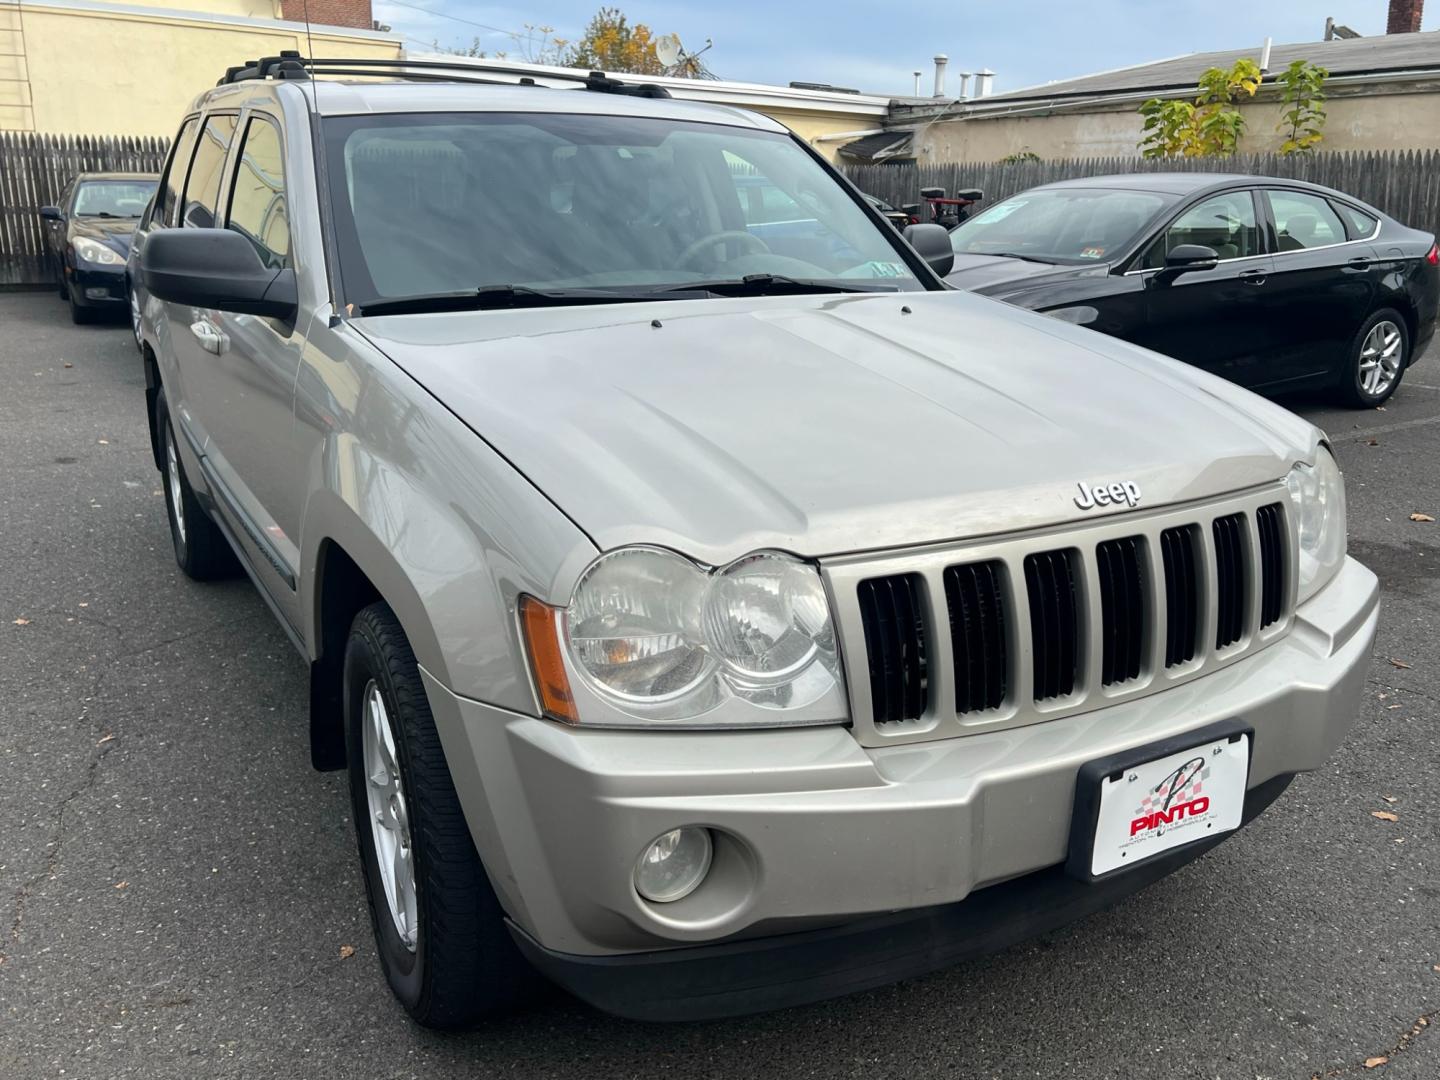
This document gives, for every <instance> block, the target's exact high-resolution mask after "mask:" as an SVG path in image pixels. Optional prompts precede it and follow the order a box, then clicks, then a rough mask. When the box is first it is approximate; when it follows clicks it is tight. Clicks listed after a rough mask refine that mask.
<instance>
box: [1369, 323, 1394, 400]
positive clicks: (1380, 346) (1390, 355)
mask: <svg viewBox="0 0 1440 1080" xmlns="http://www.w3.org/2000/svg"><path fill="white" fill-rule="evenodd" d="M1404 345H1405V335H1404V331H1402V330H1401V329H1400V327H1398V326H1396V325H1395V324H1394V323H1393V322H1391V321H1390V320H1389V319H1386V320H1385V321H1384V322H1379V323H1376V324H1375V326H1374V328H1373V329H1372V330H1371V331H1370V333H1369V334H1367V335H1366V336H1365V344H1364V345H1362V346H1361V348H1360V389H1362V390H1364V391H1365V393H1367V394H1369V395H1371V396H1372V397H1379V396H1380V395H1382V394H1384V393H1386V392H1387V391H1389V389H1390V388H1391V387H1392V386H1394V385H1395V380H1396V379H1398V378H1399V377H1400V361H1401V360H1403V359H1404V354H1403V353H1402V351H1401V350H1402V349H1403V348H1404Z"/></svg>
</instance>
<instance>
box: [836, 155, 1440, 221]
mask: <svg viewBox="0 0 1440 1080" xmlns="http://www.w3.org/2000/svg"><path fill="white" fill-rule="evenodd" d="M842 171H843V172H844V173H845V174H846V175H847V176H849V177H850V179H851V180H852V181H854V183H855V185H856V186H857V187H858V188H860V190H861V191H867V192H869V193H870V194H871V195H875V196H877V197H879V198H881V199H884V200H885V201H886V202H888V203H890V205H892V206H901V205H903V204H904V203H913V202H919V201H920V189H921V188H922V187H943V188H944V189H945V190H946V191H947V192H952V191H954V190H956V189H957V188H980V189H981V190H982V191H984V192H985V202H984V204H983V205H985V206H993V205H994V204H995V203H997V202H999V201H1000V200H1001V199H1008V198H1009V197H1010V196H1011V195H1014V194H1017V193H1018V192H1021V191H1024V190H1025V189H1026V188H1032V187H1035V186H1036V185H1037V184H1048V183H1051V182H1052V181H1055V180H1071V179H1076V178H1079V177H1086V176H1105V175H1109V174H1113V173H1138V172H1224V173H1249V174H1251V175H1254V176H1280V177H1287V178H1292V179H1296V180H1309V181H1311V182H1312V183H1316V184H1324V185H1325V186H1326V187H1332V188H1335V189H1336V190H1338V191H1344V192H1347V193H1349V194H1351V195H1354V196H1355V197H1356V198H1357V199H1361V200H1363V201H1364V202H1367V203H1369V204H1370V205H1371V206H1374V207H1377V208H1379V209H1380V210H1383V211H1384V212H1385V213H1387V214H1389V215H1390V216H1391V217H1393V218H1395V219H1396V220H1397V221H1401V222H1404V223H1405V224H1406V225H1410V226H1412V227H1414V228H1416V229H1424V230H1425V231H1427V232H1432V233H1440V150H1404V151H1394V150H1377V151H1345V152H1324V153H1316V154H1311V155H1308V156H1303V155H1297V156H1292V157H1282V156H1281V155H1279V154H1245V155H1240V156H1236V157H1232V158H1179V159H1173V160H1164V161H1152V160H1147V159H1145V158H1138V157H1101V158H1084V159H1076V160H1069V161H1017V162H999V161H989V162H960V163H950V164H944V165H915V164H908V163H907V164H897V165H850V166H845V167H844V168H843V169H842Z"/></svg>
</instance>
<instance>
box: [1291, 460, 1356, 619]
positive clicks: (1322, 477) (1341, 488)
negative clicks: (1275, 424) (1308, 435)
mask: <svg viewBox="0 0 1440 1080" xmlns="http://www.w3.org/2000/svg"><path fill="white" fill-rule="evenodd" d="M1285 486H1286V488H1287V489H1288V490H1289V492H1290V507H1291V510H1292V511H1293V512H1294V514H1295V521H1296V525H1297V531H1298V532H1299V534H1300V560H1299V561H1300V565H1299V567H1298V568H1297V573H1298V578H1299V586H1300V590H1299V595H1298V596H1297V598H1296V602H1297V603H1301V604H1303V603H1304V602H1305V601H1306V600H1308V599H1310V597H1312V596H1314V595H1315V594H1316V593H1317V592H1319V591H1320V590H1321V589H1322V588H1324V587H1325V585H1326V583H1327V582H1329V580H1330V579H1331V578H1332V577H1334V576H1335V573H1336V571H1338V570H1339V569H1340V564H1341V563H1342V562H1344V561H1345V480H1344V478H1343V477H1342V476H1341V475H1340V466H1339V465H1337V464H1336V463H1335V458H1334V456H1333V455H1332V454H1331V453H1330V451H1329V450H1327V449H1325V448H1324V447H1323V446H1322V447H1321V448H1320V450H1319V452H1318V453H1317V454H1316V455H1315V464H1314V465H1309V464H1306V463H1305V462H1303V461H1302V462H1301V463H1299V464H1298V465H1296V466H1295V467H1294V468H1293V469H1291V470H1290V475H1289V476H1287V477H1286V478H1285Z"/></svg>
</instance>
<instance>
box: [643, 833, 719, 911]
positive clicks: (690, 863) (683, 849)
mask: <svg viewBox="0 0 1440 1080" xmlns="http://www.w3.org/2000/svg"><path fill="white" fill-rule="evenodd" d="M710 854H711V849H710V833H709V830H707V829H699V828H695V827H693V826H687V827H686V828H683V829H671V830H670V831H669V832H667V833H665V834H663V835H661V836H657V837H656V838H655V839H654V840H653V841H651V843H650V846H649V847H647V848H646V849H645V852H644V854H643V855H641V856H640V862H639V863H638V864H637V865H636V867H635V891H636V892H638V893H639V894H640V895H641V896H643V897H645V899H646V900H653V901H654V902H655V903H657V904H668V903H670V902H671V901H673V900H679V899H681V898H682V897H686V896H689V895H690V894H691V893H692V892H694V891H695V887H696V886H697V885H699V884H700V882H702V881H704V880H705V875H706V874H707V873H708V872H709V871H710Z"/></svg>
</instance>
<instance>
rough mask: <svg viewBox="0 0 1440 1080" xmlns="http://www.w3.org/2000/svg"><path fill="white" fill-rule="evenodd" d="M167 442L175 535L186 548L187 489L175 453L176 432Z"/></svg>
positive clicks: (166, 466)
mask: <svg viewBox="0 0 1440 1080" xmlns="http://www.w3.org/2000/svg"><path fill="white" fill-rule="evenodd" d="M169 434H170V437H169V438H168V439H166V440H165V475H166V476H167V477H168V478H169V481H170V508H171V510H172V511H173V512H174V515H175V535H176V536H178V537H179V538H180V546H181V547H182V548H183V547H184V546H185V488H184V486H183V485H182V484H181V482H180V458H179V457H178V456H177V455H176V453H175V432H174V430H173V429H172V430H171V431H170V433H169Z"/></svg>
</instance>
